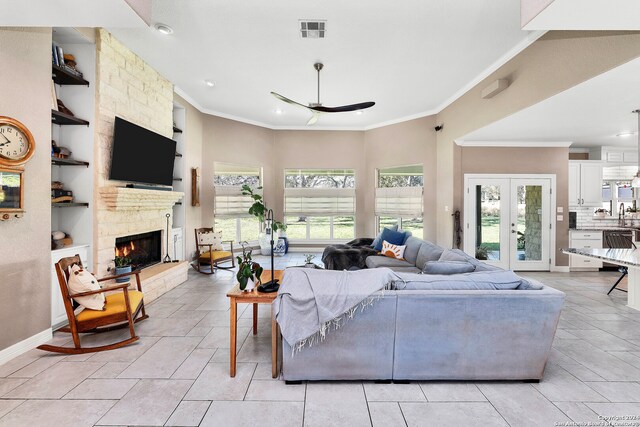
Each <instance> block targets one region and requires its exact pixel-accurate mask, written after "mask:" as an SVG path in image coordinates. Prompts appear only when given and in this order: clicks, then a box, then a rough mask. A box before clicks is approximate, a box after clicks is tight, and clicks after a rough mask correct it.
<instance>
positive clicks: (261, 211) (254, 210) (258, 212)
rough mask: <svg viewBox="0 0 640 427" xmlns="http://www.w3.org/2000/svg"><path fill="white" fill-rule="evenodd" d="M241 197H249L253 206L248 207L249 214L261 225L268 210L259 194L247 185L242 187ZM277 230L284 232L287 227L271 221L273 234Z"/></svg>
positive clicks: (259, 188)
mask: <svg viewBox="0 0 640 427" xmlns="http://www.w3.org/2000/svg"><path fill="white" fill-rule="evenodd" d="M256 190H262V187H258V188H256ZM242 195H243V196H249V197H251V199H252V200H253V204H252V205H251V207H249V214H251V215H253V216H255V217H256V218H258V221H260V223H261V224H263V223H264V217H265V215H266V213H267V211H268V210H269V208H267V205H265V203H264V198H263V197H262V196H261V195H260V194H256V193H255V191H254V190H253V188H251V187H249V186H248V185H247V184H244V185H243V186H242ZM278 230H283V231H286V230H287V226H286V225H284V224H283V223H282V222H280V221H273V232H274V233H275V232H276V231H278Z"/></svg>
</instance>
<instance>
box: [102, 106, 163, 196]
mask: <svg viewBox="0 0 640 427" xmlns="http://www.w3.org/2000/svg"><path fill="white" fill-rule="evenodd" d="M175 157H176V142H175V141H174V140H172V139H171V138H167V137H165V136H162V135H160V134H157V133H155V132H152V131H150V130H148V129H145V128H143V127H141V126H138V125H136V124H133V123H131V122H128V121H126V120H124V119H121V118H120V117H116V122H115V128H114V130H113V148H112V151H111V172H110V174H109V179H114V180H118V181H129V182H136V183H142V184H156V185H172V184H173V164H174V161H175Z"/></svg>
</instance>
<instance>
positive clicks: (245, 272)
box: [236, 242, 263, 291]
mask: <svg viewBox="0 0 640 427" xmlns="http://www.w3.org/2000/svg"><path fill="white" fill-rule="evenodd" d="M246 243H247V242H242V243H240V244H241V245H242V256H238V257H237V260H238V273H236V279H238V284H239V286H240V290H241V291H251V290H252V289H253V288H254V287H255V282H256V281H257V282H258V283H261V282H260V276H261V275H262V271H263V268H262V267H260V264H258V263H257V262H253V260H252V258H251V249H247V248H246Z"/></svg>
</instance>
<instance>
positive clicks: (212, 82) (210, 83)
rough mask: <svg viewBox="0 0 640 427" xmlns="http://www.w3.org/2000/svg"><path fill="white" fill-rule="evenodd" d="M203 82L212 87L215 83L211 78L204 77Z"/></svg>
mask: <svg viewBox="0 0 640 427" xmlns="http://www.w3.org/2000/svg"><path fill="white" fill-rule="evenodd" d="M204 84H206V85H207V86H209V87H214V86H215V85H216V82H214V81H213V80H211V79H206V80H205V81H204Z"/></svg>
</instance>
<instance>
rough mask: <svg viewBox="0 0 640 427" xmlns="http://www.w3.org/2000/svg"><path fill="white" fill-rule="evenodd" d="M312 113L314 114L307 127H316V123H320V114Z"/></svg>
mask: <svg viewBox="0 0 640 427" xmlns="http://www.w3.org/2000/svg"><path fill="white" fill-rule="evenodd" d="M311 113H312V115H311V118H310V119H309V121H308V122H307V126H312V125H315V124H316V122H317V121H318V119H319V118H320V112H318V111H312V112H311Z"/></svg>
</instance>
